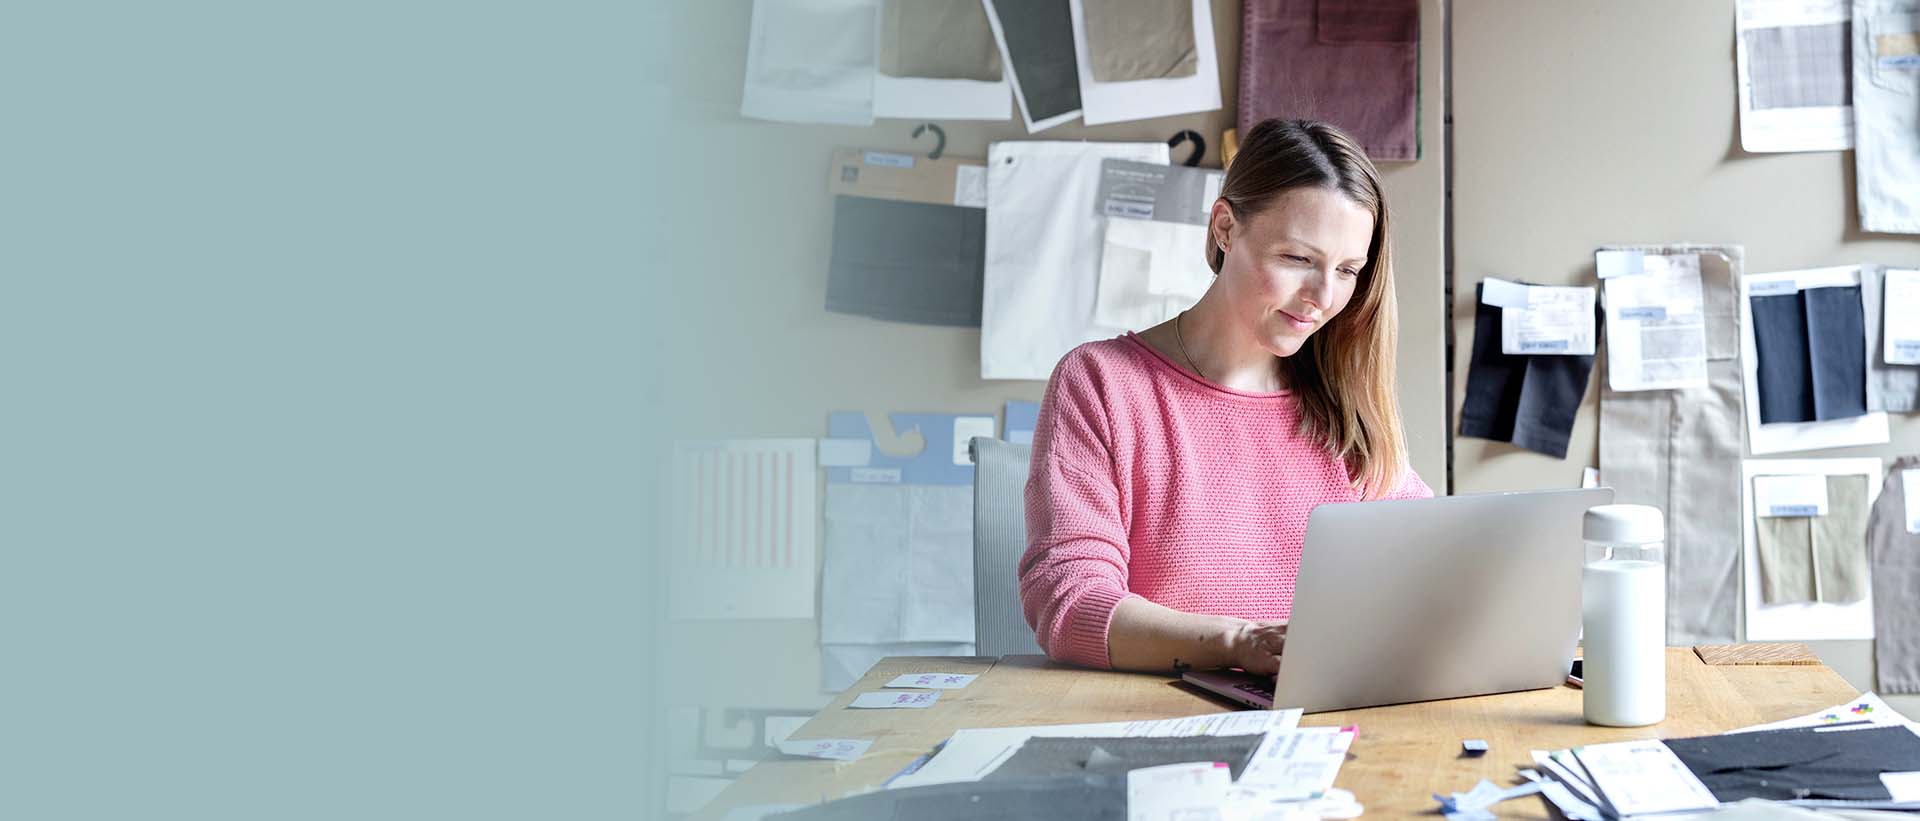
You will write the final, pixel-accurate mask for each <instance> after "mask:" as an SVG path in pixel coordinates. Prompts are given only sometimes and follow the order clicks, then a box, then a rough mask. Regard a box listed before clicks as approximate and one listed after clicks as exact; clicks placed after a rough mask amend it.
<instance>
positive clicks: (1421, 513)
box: [1184, 488, 1613, 713]
mask: <svg viewBox="0 0 1920 821" xmlns="http://www.w3.org/2000/svg"><path fill="white" fill-rule="evenodd" d="M1612 501H1613V490H1612V489H1611V488H1593V489H1588V490H1550V491H1539V492H1530V493H1488V494H1477V495H1469V496H1447V497H1441V498H1435V499H1410V500H1404V501H1382V502H1352V503H1343V504H1327V505H1321V506H1319V507H1317V508H1314V509H1313V513H1312V514H1311V515H1310V516H1309V517H1308V519H1307V535H1306V543H1305V545H1304V547H1303V550H1302V553H1301V556H1300V575H1299V577H1298V581H1297V582H1296V583H1295V585H1294V591H1293V615H1292V618H1291V619H1289V621H1288V624H1287V644H1286V649H1285V650H1284V651H1283V652H1282V653H1281V656H1280V673H1279V675H1278V676H1277V677H1264V676H1261V677H1255V676H1250V675H1247V674H1245V673H1240V672H1235V671H1222V672H1190V673H1187V674H1186V675H1185V676H1184V678H1185V679H1186V680H1187V681H1188V682H1190V683H1192V684H1194V685H1196V686H1199V687H1201V688H1204V689H1206V690H1209V691H1212V692H1214V693H1218V694H1220V695H1222V696H1225V697H1227V698H1230V699H1233V700H1234V701H1238V702H1240V703H1242V704H1247V705H1251V706H1253V707H1258V708H1262V709H1270V708H1273V707H1276V706H1278V707H1299V708H1302V709H1304V710H1305V711H1306V712H1309V713H1317V712H1326V711H1329V710H1344V709H1349V708H1354V707H1372V706H1375V705H1380V704H1403V703H1406V702H1411V701H1430V700H1433V699H1441V698H1457V697H1460V696H1476V695H1484V694H1487V693H1507V692H1513V691H1515V690H1537V689H1540V688H1543V687H1553V686H1556V685H1558V684H1560V683H1561V682H1563V681H1565V680H1566V678H1567V666H1568V663H1569V662H1570V661H1572V659H1573V648H1574V644H1575V642H1576V641H1577V639H1578V638H1579V635H1580V568H1581V565H1582V564H1583V563H1584V560H1585V551H1584V549H1583V547H1582V544H1581V538H1580V529H1581V519H1582V516H1583V515H1584V514H1585V513H1586V510H1587V508H1590V507H1593V506H1595V505H1604V504H1608V503H1610V502H1612Z"/></svg>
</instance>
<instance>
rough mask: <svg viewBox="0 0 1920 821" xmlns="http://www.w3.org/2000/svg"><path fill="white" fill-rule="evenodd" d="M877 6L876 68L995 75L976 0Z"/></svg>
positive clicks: (989, 78) (995, 56) (897, 1)
mask: <svg viewBox="0 0 1920 821" xmlns="http://www.w3.org/2000/svg"><path fill="white" fill-rule="evenodd" d="M882 5H883V6H884V8H885V11H883V12H882V13H881V21H880V71H881V73H883V74H886V75H887V76H889V77H923V78H926V79H931V80H982V81H986V82H998V81H999V80H1000V76H1001V75H1000V47H999V45H997V44H996V43H994V41H993V29H992V28H990V27H988V25H987V10H986V7H985V6H982V5H981V4H980V0H886V1H885V2H884V3H883V4H882ZM1189 39H1191V37H1189Z"/></svg>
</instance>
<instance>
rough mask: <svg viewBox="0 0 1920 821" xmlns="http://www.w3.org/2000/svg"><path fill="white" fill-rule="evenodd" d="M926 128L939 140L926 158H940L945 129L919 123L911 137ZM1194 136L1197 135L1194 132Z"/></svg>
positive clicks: (917, 136)
mask: <svg viewBox="0 0 1920 821" xmlns="http://www.w3.org/2000/svg"><path fill="white" fill-rule="evenodd" d="M928 130H932V131H933V136H934V138H935V139H937V140H939V142H936V143H934V144H933V150H932V151H929V152H927V159H929V160H937V159H940V155H941V154H944V153H946V151H947V130H946V129H944V128H941V127H940V126H937V125H934V124H933V123H921V124H920V125H918V126H916V127H915V128H914V129H913V138H914V139H916V140H917V139H920V135H922V134H925V133H927V131H928ZM1194 136H1199V135H1197V134H1196V135H1194Z"/></svg>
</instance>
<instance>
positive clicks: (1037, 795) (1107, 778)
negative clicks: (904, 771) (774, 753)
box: [776, 773, 1127, 821]
mask: <svg viewBox="0 0 1920 821" xmlns="http://www.w3.org/2000/svg"><path fill="white" fill-rule="evenodd" d="M776 817H777V818H779V819H780V821H875V819H912V821H972V819H979V818H992V819H996V821H1111V819H1116V818H1125V817H1127V777H1126V774H1124V773H1117V774H1113V775H1080V776H1075V777H1071V778H1043V779H1033V780H1010V781H992V780H983V781H964V782H960V783H957V784H931V785H928V786H925V787H905V788H902V789H897V790H877V791H875V792H870V793H864V794H861V795H854V796H848V797H846V798H841V799H839V800H835V801H828V802H826V803H824V804H814V805H812V806H808V807H801V808H800V809H797V810H793V811H792V812H787V813H782V814H780V815H778V816H776Z"/></svg>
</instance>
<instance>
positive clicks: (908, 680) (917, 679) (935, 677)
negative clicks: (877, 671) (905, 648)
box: [887, 673, 979, 690]
mask: <svg viewBox="0 0 1920 821" xmlns="http://www.w3.org/2000/svg"><path fill="white" fill-rule="evenodd" d="M976 678H979V676H969V675H965V674H962V673H908V674H906V675H904V676H896V677H895V678H894V679H893V680H892V681H889V682H887V686H888V687H921V688H932V689H935V690H958V689H960V688H962V687H965V686H967V685H969V684H972V683H973V680H974V679H976Z"/></svg>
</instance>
